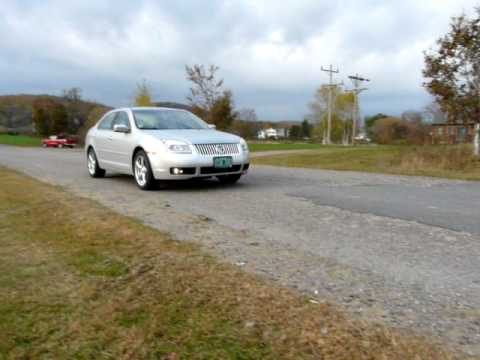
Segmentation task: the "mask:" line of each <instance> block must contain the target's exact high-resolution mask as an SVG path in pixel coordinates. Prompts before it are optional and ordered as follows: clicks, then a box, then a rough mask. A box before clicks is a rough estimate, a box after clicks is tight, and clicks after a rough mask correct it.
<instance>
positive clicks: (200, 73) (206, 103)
mask: <svg viewBox="0 0 480 360" xmlns="http://www.w3.org/2000/svg"><path fill="white" fill-rule="evenodd" d="M219 69H220V68H219V67H218V66H216V65H210V66H209V67H208V69H205V67H204V66H203V65H197V64H195V65H193V66H191V67H190V66H188V65H185V71H186V73H187V80H188V81H190V82H192V83H193V86H192V87H191V88H190V94H189V95H188V96H187V100H188V101H189V102H190V104H191V105H192V107H200V108H202V109H205V110H207V111H209V110H210V109H211V108H212V107H213V106H214V105H215V103H216V102H217V101H218V99H219V98H220V97H221V95H222V86H223V79H220V80H217V79H216V73H217V71H218V70H219Z"/></svg>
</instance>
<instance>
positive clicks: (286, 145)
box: [248, 142, 325, 152]
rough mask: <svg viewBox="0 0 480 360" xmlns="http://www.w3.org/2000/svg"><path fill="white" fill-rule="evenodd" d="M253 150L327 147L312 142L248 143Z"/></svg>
mask: <svg viewBox="0 0 480 360" xmlns="http://www.w3.org/2000/svg"><path fill="white" fill-rule="evenodd" d="M248 147H249V149H250V151H251V152H258V151H281V150H314V149H321V148H322V147H325V146H324V145H321V144H310V143H257V142H252V143H249V144H248Z"/></svg>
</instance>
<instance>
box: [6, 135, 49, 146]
mask: <svg viewBox="0 0 480 360" xmlns="http://www.w3.org/2000/svg"><path fill="white" fill-rule="evenodd" d="M0 144H4V145H15V146H41V145H42V139H41V138H39V137H33V136H26V135H8V134H0Z"/></svg>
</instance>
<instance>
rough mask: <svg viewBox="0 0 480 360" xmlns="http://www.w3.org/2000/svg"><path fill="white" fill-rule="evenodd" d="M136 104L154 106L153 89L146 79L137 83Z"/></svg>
mask: <svg viewBox="0 0 480 360" xmlns="http://www.w3.org/2000/svg"><path fill="white" fill-rule="evenodd" d="M135 105H136V106H153V102H152V91H151V89H150V86H149V85H148V84H147V82H146V81H145V80H143V81H142V82H141V83H138V84H137V92H136V94H135Z"/></svg>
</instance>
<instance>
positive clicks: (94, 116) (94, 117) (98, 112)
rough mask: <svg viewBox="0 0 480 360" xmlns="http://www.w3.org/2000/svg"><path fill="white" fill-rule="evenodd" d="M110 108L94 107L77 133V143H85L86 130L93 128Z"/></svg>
mask: <svg viewBox="0 0 480 360" xmlns="http://www.w3.org/2000/svg"><path fill="white" fill-rule="evenodd" d="M110 110H111V108H109V107H106V106H101V105H98V106H95V107H94V108H93V109H92V110H90V112H89V113H88V116H87V120H86V121H85V123H84V124H83V126H82V127H81V128H80V130H79V131H78V137H79V141H80V142H81V143H82V144H83V143H84V142H85V137H86V135H87V132H88V130H90V128H91V127H93V126H94V125H95V124H96V123H97V122H98V120H100V118H101V117H102V116H103V115H105V114H106V113H107V112H108V111H110Z"/></svg>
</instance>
